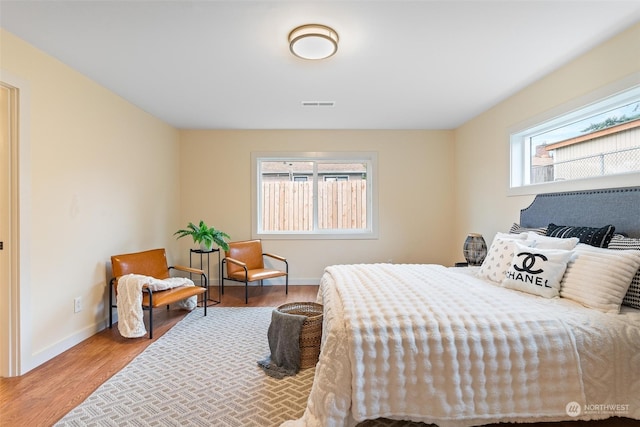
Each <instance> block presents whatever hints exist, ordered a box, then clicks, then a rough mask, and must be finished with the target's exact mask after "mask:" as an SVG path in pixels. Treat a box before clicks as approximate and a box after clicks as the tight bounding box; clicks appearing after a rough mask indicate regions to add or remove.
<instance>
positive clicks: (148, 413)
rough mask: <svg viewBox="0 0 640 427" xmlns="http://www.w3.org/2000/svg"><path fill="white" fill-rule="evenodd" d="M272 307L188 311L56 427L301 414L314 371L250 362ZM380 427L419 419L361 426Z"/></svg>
mask: <svg viewBox="0 0 640 427" xmlns="http://www.w3.org/2000/svg"><path fill="white" fill-rule="evenodd" d="M272 311H273V307H261V308H255V307H251V308H244V307H220V308H214V309H211V310H210V311H209V313H208V315H207V317H203V316H202V313H200V312H199V311H195V312H192V313H190V314H189V315H187V316H186V317H185V318H184V319H183V320H182V321H180V322H179V323H178V324H176V325H175V326H174V327H173V328H172V329H171V330H169V331H168V332H167V333H166V334H164V335H163V336H162V337H160V338H159V339H158V340H157V341H156V342H154V343H152V344H151V345H150V346H149V347H148V348H147V349H145V351H144V352H142V353H141V354H140V355H139V356H138V357H136V358H135V359H134V360H133V361H131V363H129V364H128V365H127V366H125V367H124V368H123V369H122V370H121V371H120V372H118V373H117V374H115V375H114V376H113V377H111V378H110V379H109V380H107V382H105V383H104V384H102V385H101V386H100V387H99V388H98V389H97V390H96V391H95V392H94V393H93V394H91V395H90V396H89V397H88V398H87V399H86V400H85V401H84V402H83V403H81V404H80V405H79V406H77V407H76V408H75V409H73V410H72V411H71V412H69V413H68V414H67V415H66V416H64V417H63V418H62V419H61V420H60V421H59V422H58V423H57V424H56V426H74V427H76V426H77V427H88V426H100V427H102V426H105V427H106V426H109V427H114V426H145V427H146V426H203V427H204V426H207V427H209V426H216V427H218V426H223V427H224V426H232V427H240V426H242V427H250V426H256V427H257V426H260V427H268V426H279V425H280V424H281V423H282V422H284V421H286V420H291V419H296V418H300V417H301V416H302V414H303V413H304V408H305V407H306V404H307V398H308V397H309V392H310V391H311V384H312V383H313V375H314V372H315V369H314V368H310V369H304V370H301V371H300V372H299V373H298V375H296V376H294V377H286V378H284V379H282V380H277V379H274V378H271V377H269V376H267V375H266V374H265V373H264V372H263V371H262V369H261V368H259V367H258V365H257V363H256V362H257V361H258V360H260V359H262V358H264V357H265V356H266V355H268V354H269V343H268V341H267V329H268V328H269V322H270V321H271V312H272ZM382 425H384V426H394V425H398V426H399V425H402V426H409V425H419V424H418V423H406V422H398V421H390V420H375V421H366V422H364V423H361V424H360V426H362V427H364V426H367V427H373V426H382ZM422 425H424V424H422Z"/></svg>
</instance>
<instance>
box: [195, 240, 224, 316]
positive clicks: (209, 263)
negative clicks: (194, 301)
mask: <svg viewBox="0 0 640 427" xmlns="http://www.w3.org/2000/svg"><path fill="white" fill-rule="evenodd" d="M213 252H217V253H218V299H217V300H215V299H213V298H211V295H209V299H208V300H207V301H206V302H205V303H206V304H207V307H208V306H209V302H212V303H213V304H211V305H215V304H220V299H221V298H222V279H221V278H220V274H221V272H220V248H213V249H211V250H210V251H203V250H202V249H190V250H189V267H193V261H192V258H193V255H194V254H195V255H196V260H197V259H198V255H200V270H203V271H204V264H203V262H204V256H205V255H206V256H207V270H206V271H207V278H208V279H209V290H210V289H211V258H210V255H211V254H212V253H213Z"/></svg>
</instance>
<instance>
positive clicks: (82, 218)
mask: <svg viewBox="0 0 640 427" xmlns="http://www.w3.org/2000/svg"><path fill="white" fill-rule="evenodd" d="M0 36H1V39H0V40H1V45H0V55H1V56H0V60H1V61H0V63H1V66H2V71H3V74H4V75H12V76H17V77H18V78H19V79H20V80H21V81H24V82H26V83H25V84H26V85H27V86H28V87H27V88H26V89H27V90H25V91H24V92H23V94H30V95H29V98H28V99H22V100H21V101H23V102H26V103H28V105H29V108H28V115H29V117H23V118H22V119H23V120H28V123H29V129H28V132H27V135H25V136H24V137H28V138H29V141H24V143H25V146H26V144H27V143H28V144H29V145H30V152H25V153H23V155H26V156H29V159H28V161H29V164H30V171H31V174H30V176H29V177H28V181H30V186H29V188H27V189H23V190H25V191H26V194H27V197H26V200H23V201H22V203H24V204H25V205H24V206H30V210H31V221H29V224H23V226H26V228H27V230H28V232H29V234H30V239H28V241H26V242H25V245H29V248H30V251H29V253H28V271H23V272H21V275H22V276H23V277H25V278H28V279H29V280H28V281H25V283H22V284H21V286H22V287H23V289H24V291H25V292H24V295H30V298H28V301H23V310H22V325H21V326H22V338H23V340H27V343H26V346H25V347H26V349H27V353H28V354H23V359H24V364H23V365H24V366H23V369H24V370H28V369H30V368H32V367H33V366H36V365H38V364H40V363H42V362H43V361H45V360H48V359H49V358H51V357H53V356H55V355H57V354H59V353H60V352H61V351H64V350H65V349H66V348H68V347H70V346H72V345H74V344H76V343H77V342H80V341H81V340H83V339H84V338H86V337H87V336H90V335H92V334H94V333H95V332H96V331H97V330H99V329H102V328H103V327H104V326H105V320H104V319H105V316H106V314H107V311H106V307H105V304H106V302H108V299H107V298H108V297H107V293H106V289H107V286H108V282H107V279H106V275H105V268H106V263H107V262H108V260H109V257H110V255H112V254H117V253H125V252H129V251H136V250H142V249H147V248H151V247H162V246H172V245H175V246H177V245H176V243H175V240H174V239H173V236H172V233H173V231H174V230H175V229H176V227H177V226H178V225H179V212H178V209H179V208H178V204H176V201H179V185H178V183H179V173H178V158H179V149H178V142H179V137H178V131H177V130H175V129H173V128H172V127H170V126H168V125H166V124H164V123H163V122H161V121H160V120H158V119H156V118H154V117H152V116H150V115H149V114H147V113H145V112H143V111H141V110H140V109H138V108H136V107H134V106H132V105H131V104H129V103H127V102H126V101H124V100H123V99H122V98H120V97H118V96H116V95H115V94H113V93H112V92H109V91H108V90H106V89H105V88H103V87H101V86H100V85H98V84H96V83H95V82H92V81H90V80H89V79H87V78H86V77H84V76H82V75H81V74H80V73H78V72H76V71H74V70H72V69H71V68H69V67H67V66H65V65H63V64H62V63H60V62H59V61H57V60H55V59H54V58H52V57H50V56H47V55H45V54H43V53H42V52H41V51H39V50H36V49H35V48H33V47H32V46H30V45H28V44H27V43H25V42H24V41H22V40H20V39H18V38H16V37H14V36H12V35H11V34H10V33H8V32H5V31H2V32H1V33H0ZM2 286H6V284H2ZM75 297H82V305H83V307H84V309H83V310H82V311H81V312H80V313H77V314H74V312H73V300H74V298H75Z"/></svg>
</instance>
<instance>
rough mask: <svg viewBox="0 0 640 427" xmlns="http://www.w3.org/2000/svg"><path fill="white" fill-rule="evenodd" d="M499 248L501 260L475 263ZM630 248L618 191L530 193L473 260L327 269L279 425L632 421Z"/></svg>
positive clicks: (635, 200) (636, 299)
mask: <svg viewBox="0 0 640 427" xmlns="http://www.w3.org/2000/svg"><path fill="white" fill-rule="evenodd" d="M605 224H606V225H610V224H612V225H615V231H614V230H612V228H613V227H608V228H607V229H606V230H604V228H605V227H603V225H605ZM552 225H553V227H552ZM567 225H575V226H580V227H585V229H582V228H570V227H565V228H562V227H561V226H567ZM507 227H508V226H507ZM554 227H555V228H554ZM586 227H588V229H586ZM550 231H553V232H556V233H560V234H556V236H560V235H562V237H564V238H563V239H560V238H559V237H554V238H549V237H546V234H547V233H549V232H550ZM563 233H564V234H563ZM537 236H541V237H537ZM589 239H595V240H598V242H599V244H594V243H593V242H594V241H595V240H589ZM571 242H575V243H574V244H575V246H574V247H573V248H568V247H566V245H567V244H570V243H571ZM585 242H588V243H589V244H587V243H585ZM498 243H499V244H498ZM506 243H508V245H509V247H510V248H511V253H508V255H509V257H507V258H509V259H510V260H511V262H509V263H507V264H508V265H507V266H506V269H504V268H505V266H504V265H501V264H500V262H502V261H500V262H498V261H495V260H493V261H490V260H489V259H490V258H491V257H493V256H494V255H495V258H498V255H500V254H501V252H500V251H499V249H500V250H502V249H501V246H500V245H501V244H506ZM547 244H548V245H549V246H547ZM556 244H560V245H561V246H562V247H561V248H559V247H556V246H555V245H556ZM598 245H599V246H609V248H607V249H603V248H600V247H597V246H598ZM505 247H506V246H505ZM523 248H524V249H523ZM636 249H640V187H631V188H622V189H607V190H594V191H581V192H567V193H554V194H546V195H539V196H537V197H536V198H535V200H534V201H533V203H532V204H531V206H529V207H528V208H526V209H523V210H522V211H521V216H520V220H519V223H516V224H514V225H513V226H511V227H510V230H509V232H508V233H507V232H505V233H498V234H497V235H496V236H495V238H494V239H493V241H492V242H491V247H490V248H489V254H488V255H487V259H486V260H485V263H483V265H482V267H479V268H478V267H475V268H454V267H445V266H438V265H408V264H407V265H396V264H368V265H365V264H363V265H335V266H330V267H327V268H326V269H325V273H324V275H323V277H322V280H321V284H320V288H319V293H318V298H319V301H320V302H322V303H323V304H324V324H323V338H322V345H321V354H320V358H319V362H318V364H317V366H316V372H315V378H314V383H313V386H312V390H311V393H310V396H309V399H308V402H307V408H306V410H305V413H304V415H303V416H302V418H300V419H298V420H292V421H288V422H286V423H284V424H283V426H286V427H294V426H307V427H311V426H323V427H329V426H352V425H357V424H358V423H359V422H361V421H363V420H370V419H378V418H388V419H395V420H412V421H421V422H425V423H434V424H437V425H438V426H440V427H449V426H471V425H483V424H490V423H494V422H546V421H561V420H578V419H579V420H591V419H602V418H608V417H611V416H621V417H627V418H632V419H640V283H638V280H639V277H640V271H638V269H639V267H640V251H638V250H636ZM506 253H507V252H504V253H502V254H503V255H504V254H506ZM518 256H519V258H518ZM543 257H544V258H546V260H545V263H544V264H534V262H542V261H537V260H539V259H542V258H543ZM491 259H493V258H491ZM563 262H564V267H562V265H563ZM495 263H497V264H495ZM496 265H497V266H498V267H500V268H496ZM540 265H543V266H544V269H542V268H538V267H540ZM491 267H494V269H493V270H491ZM500 269H502V270H500ZM499 270H500V271H499ZM525 270H526V271H525ZM538 270H544V271H545V273H541V275H540V277H536V278H535V279H536V280H530V281H527V280H526V278H525V279H522V278H521V280H524V282H517V283H516V282H515V281H516V278H517V277H516V276H518V275H520V276H522V275H523V274H524V275H525V276H526V275H527V274H528V273H532V272H533V273H535V272H536V271H538ZM521 272H523V273H521ZM500 273H502V276H500ZM496 277H498V279H499V280H500V281H496V280H493V279H496ZM509 278H510V279H509ZM541 278H542V279H544V280H537V279H541ZM511 282H514V283H515V284H510V283H511ZM627 282H628V283H627ZM523 283H524V284H523ZM630 284H631V287H635V289H634V290H633V292H632V289H631V288H630ZM522 286H526V289H525V288H522V289H521V288H520V287H522Z"/></svg>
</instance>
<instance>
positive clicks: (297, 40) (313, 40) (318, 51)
mask: <svg viewBox="0 0 640 427" xmlns="http://www.w3.org/2000/svg"><path fill="white" fill-rule="evenodd" d="M289 49H290V50H291V53H293V54H294V55H295V56H297V57H299V58H302V59H324V58H328V57H330V56H331V55H333V54H335V53H336V52H337V51H338V33H336V32H335V30H334V29H333V28H330V27H327V26H326V25H320V24H307V25H301V26H299V27H297V28H294V29H293V30H291V32H290V33H289Z"/></svg>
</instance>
